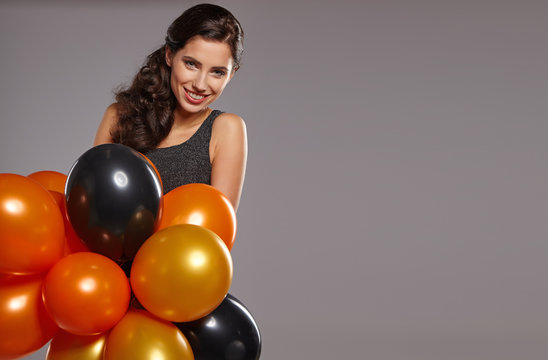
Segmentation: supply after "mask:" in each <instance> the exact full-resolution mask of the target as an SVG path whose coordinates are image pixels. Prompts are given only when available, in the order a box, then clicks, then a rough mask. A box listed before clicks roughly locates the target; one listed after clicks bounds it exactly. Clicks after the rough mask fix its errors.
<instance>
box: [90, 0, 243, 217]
mask: <svg viewBox="0 0 548 360" xmlns="http://www.w3.org/2000/svg"><path fill="white" fill-rule="evenodd" d="M242 51H243V31H242V28H241V25H240V23H239V22H238V20H237V19H236V18H235V17H234V16H233V15H232V14H231V13H230V12H229V11H228V10H226V9H224V8H222V7H220V6H217V5H210V4H201V5H196V6H194V7H192V8H190V9H188V10H186V11H185V12H184V13H183V14H182V15H181V16H179V17H178V18H177V19H176V20H175V21H174V22H173V23H172V24H171V25H170V26H169V28H168V31H167V36H166V39H165V44H164V45H163V46H162V47H160V48H159V49H158V50H156V51H155V52H153V53H152V54H150V55H149V56H148V58H147V61H146V63H145V64H144V66H143V67H142V68H141V69H140V70H139V72H138V73H137V74H136V76H135V78H134V80H133V82H132V84H131V85H130V86H129V87H127V88H124V89H122V90H121V91H119V92H118V93H117V94H116V102H115V103H114V104H112V105H110V106H109V107H108V108H107V110H106V112H105V115H104V117H103V121H102V122H101V124H100V125H99V129H98V130H97V135H96V137H95V142H94V144H95V145H99V144H104V143H110V142H114V143H121V144H124V145H127V146H130V147H132V148H134V149H136V150H138V151H140V152H142V153H144V154H145V155H146V156H147V157H148V158H149V159H150V160H151V161H152V162H153V163H154V165H155V166H156V167H157V169H158V171H159V173H160V176H161V177H162V181H163V185H164V193H167V192H169V191H170V190H172V189H174V188H177V187H179V186H181V185H185V184H190V183H204V184H209V185H212V186H214V187H215V188H217V189H218V190H220V191H221V192H222V193H224V194H225V195H226V196H227V197H228V199H229V200H230V201H231V203H232V205H233V206H234V208H235V209H237V207H238V203H239V200H240V195H241V192H242V186H243V182H244V176H245V167H246V162H247V135H246V128H245V123H244V121H243V119H242V118H241V117H239V116H238V115H235V114H229V113H223V112H222V111H219V110H213V109H212V108H211V105H212V103H213V102H214V101H215V100H217V99H218V98H219V96H221V94H222V93H223V90H224V89H225V87H226V86H227V85H228V83H229V82H230V80H231V79H232V77H233V76H234V74H235V73H236V71H237V70H238V68H239V66H240V59H241V56H242Z"/></svg>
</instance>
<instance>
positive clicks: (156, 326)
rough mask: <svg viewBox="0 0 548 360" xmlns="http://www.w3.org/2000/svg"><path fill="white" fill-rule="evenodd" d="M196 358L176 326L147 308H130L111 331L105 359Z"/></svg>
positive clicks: (166, 359)
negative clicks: (153, 314) (159, 317)
mask: <svg viewBox="0 0 548 360" xmlns="http://www.w3.org/2000/svg"><path fill="white" fill-rule="evenodd" d="M125 359H127V360H140V359H143V360H149V359H162V360H193V359H194V355H193V354H192V348H191V347H190V344H189V343H188V341H187V340H186V339H185V337H184V336H183V334H182V333H181V331H180V330H179V329H177V327H176V326H175V325H173V324H171V323H169V322H167V321H163V320H160V319H158V318H155V317H153V316H152V315H151V314H150V313H148V312H146V311H144V310H130V311H128V313H127V315H126V316H124V318H123V319H122V320H121V321H120V322H119V323H118V324H117V325H116V326H115V327H114V328H113V329H112V330H111V331H110V333H109V335H108V338H107V344H106V347H105V353H104V360H125Z"/></svg>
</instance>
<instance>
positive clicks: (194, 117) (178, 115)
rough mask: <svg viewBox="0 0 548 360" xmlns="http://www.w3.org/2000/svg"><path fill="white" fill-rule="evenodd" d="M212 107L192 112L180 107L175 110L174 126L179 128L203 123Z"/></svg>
mask: <svg viewBox="0 0 548 360" xmlns="http://www.w3.org/2000/svg"><path fill="white" fill-rule="evenodd" d="M211 111H212V110H211V109H210V108H205V109H203V110H201V111H199V112H195V113H191V112H188V111H185V110H183V109H182V108H180V107H178V108H176V109H175V111H174V112H173V126H174V127H177V128H181V127H183V128H189V127H193V126H195V125H197V124H201V123H202V122H203V121H204V120H205V119H206V118H207V117H208V116H209V114H210V113H211Z"/></svg>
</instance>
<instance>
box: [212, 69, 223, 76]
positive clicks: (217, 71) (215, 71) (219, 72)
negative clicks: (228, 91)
mask: <svg viewBox="0 0 548 360" xmlns="http://www.w3.org/2000/svg"><path fill="white" fill-rule="evenodd" d="M213 74H214V75H215V76H217V77H223V76H225V75H226V73H225V72H224V71H223V70H214V71H213Z"/></svg>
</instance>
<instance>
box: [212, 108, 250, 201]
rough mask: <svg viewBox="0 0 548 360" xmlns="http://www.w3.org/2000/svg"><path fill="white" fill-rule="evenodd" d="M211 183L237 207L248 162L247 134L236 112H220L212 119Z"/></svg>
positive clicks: (243, 123)
mask: <svg viewBox="0 0 548 360" xmlns="http://www.w3.org/2000/svg"><path fill="white" fill-rule="evenodd" d="M211 141H212V144H211V145H212V149H211V150H212V154H213V157H212V162H211V185H212V186H213V187H215V188H217V189H218V190H220V191H221V192H222V193H223V194H225V195H226V197H227V198H228V199H229V200H230V202H231V203H232V205H233V206H234V210H237V209H238V204H239V202H240V195H241V193H242V187H243V184H244V176H245V168H246V163H247V133H246V127H245V122H244V120H243V119H242V118H241V117H239V116H238V115H234V114H227V113H225V114H222V115H219V117H217V119H215V122H214V123H213V129H212V134H211Z"/></svg>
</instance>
